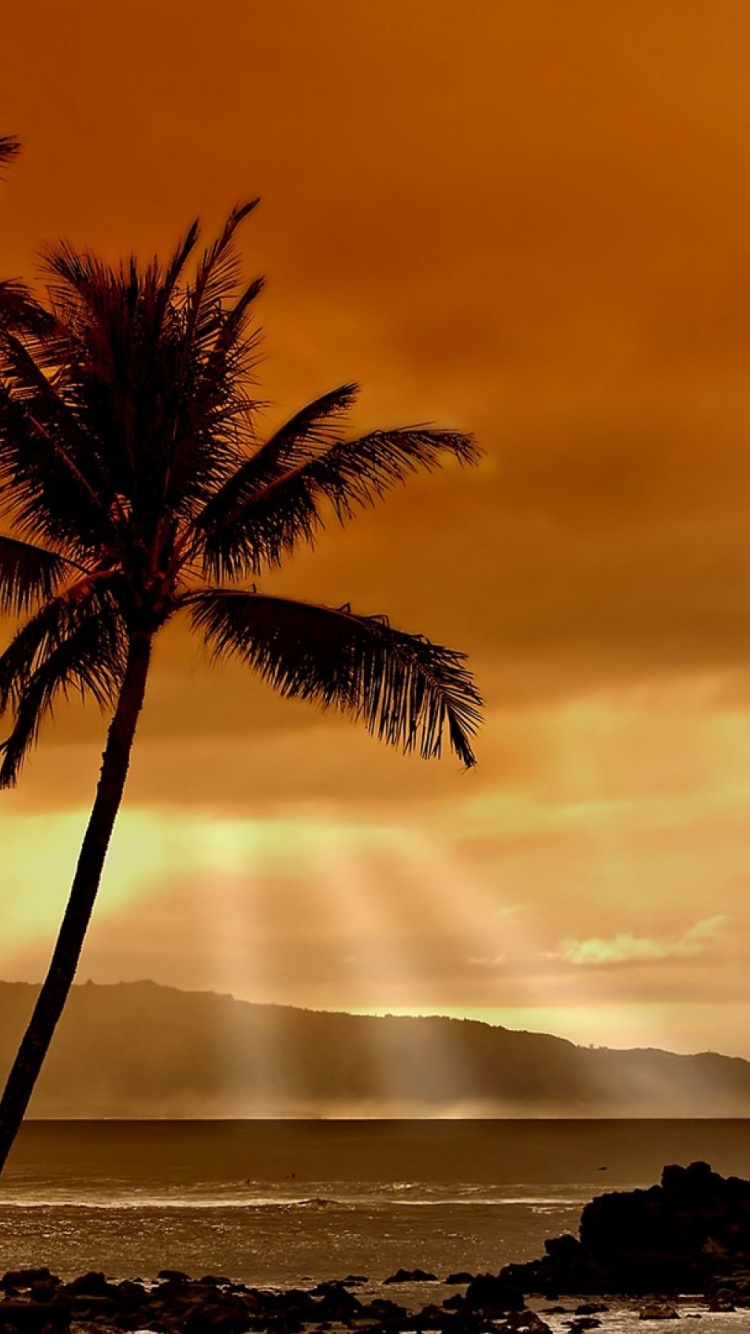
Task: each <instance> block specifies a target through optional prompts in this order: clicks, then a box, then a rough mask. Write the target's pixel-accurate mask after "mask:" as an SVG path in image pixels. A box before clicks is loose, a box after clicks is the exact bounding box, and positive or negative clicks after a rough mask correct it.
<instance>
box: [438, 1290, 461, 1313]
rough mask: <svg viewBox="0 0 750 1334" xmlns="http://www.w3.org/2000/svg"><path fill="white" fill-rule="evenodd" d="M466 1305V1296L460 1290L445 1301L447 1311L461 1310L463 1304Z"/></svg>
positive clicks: (444, 1307)
mask: <svg viewBox="0 0 750 1334" xmlns="http://www.w3.org/2000/svg"><path fill="white" fill-rule="evenodd" d="M465 1305H466V1298H465V1297H464V1296H463V1295H462V1293H460V1292H454V1294H453V1296H452V1297H446V1299H445V1301H444V1302H443V1309H444V1310H445V1311H460V1309H461V1307H462V1306H465Z"/></svg>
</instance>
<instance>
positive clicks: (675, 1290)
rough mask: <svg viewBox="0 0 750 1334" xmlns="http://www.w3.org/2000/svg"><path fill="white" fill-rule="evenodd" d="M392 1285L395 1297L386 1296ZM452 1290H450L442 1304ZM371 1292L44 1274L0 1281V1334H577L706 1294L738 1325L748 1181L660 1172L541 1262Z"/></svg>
mask: <svg viewBox="0 0 750 1334" xmlns="http://www.w3.org/2000/svg"><path fill="white" fill-rule="evenodd" d="M386 1285H390V1286H389V1295H388V1296H387V1297H385V1296H383V1295H381V1294H380V1292H379V1289H380V1288H382V1287H385V1286H386ZM420 1285H425V1286H426V1285H430V1295H431V1296H432V1297H433V1299H434V1300H433V1301H431V1302H428V1304H427V1305H423V1306H419V1305H418V1304H415V1303H413V1302H412V1303H411V1306H406V1305H404V1304H402V1303H401V1302H399V1301H398V1300H394V1297H397V1296H398V1290H399V1287H400V1288H401V1289H402V1290H407V1291H408V1292H409V1293H410V1294H413V1293H414V1291H415V1289H416V1290H417V1291H418V1290H419V1288H420ZM445 1287H448V1288H450V1289H451V1291H450V1292H449V1294H448V1295H446V1296H445V1297H443V1298H442V1300H441V1299H440V1298H441V1296H442V1292H443V1291H444V1289H445ZM371 1289H372V1285H371V1284H369V1280H368V1279H367V1278H365V1277H364V1276H362V1275H356V1274H350V1275H348V1276H347V1277H346V1278H344V1279H340V1280H332V1281H329V1282H324V1283H319V1284H317V1285H316V1286H315V1287H312V1288H309V1289H303V1288H290V1289H286V1290H275V1289H266V1288H256V1287H249V1286H247V1285H246V1284H243V1283H236V1282H233V1281H232V1279H231V1278H229V1277H226V1276H224V1275H216V1274H206V1275H204V1276H203V1277H202V1278H200V1279H194V1278H190V1277H188V1275H187V1274H184V1273H181V1272H178V1271H176V1270H162V1271H161V1273H160V1274H159V1275H158V1277H157V1279H156V1280H155V1281H153V1282H146V1281H143V1280H141V1279H135V1280H130V1279H128V1280H125V1281H122V1282H114V1281H112V1280H111V1279H108V1278H107V1277H106V1276H105V1275H104V1274H103V1273H100V1272H95V1271H92V1272H89V1273H87V1274H82V1275H81V1276H79V1277H78V1278H75V1279H73V1280H72V1281H71V1282H67V1283H66V1282H63V1281H62V1280H61V1279H60V1278H58V1277H56V1276H55V1275H54V1274H51V1273H50V1271H49V1270H48V1269H25V1270H16V1271H9V1272H8V1273H6V1274H5V1275H4V1277H3V1278H2V1279H0V1292H1V1293H2V1299H1V1300H0V1334H68V1331H71V1330H72V1332H73V1334H116V1332H117V1331H123V1332H124V1334H134V1332H135V1331H139V1330H149V1331H153V1332H154V1334H245V1331H269V1334H300V1331H308V1330H309V1331H311V1334H320V1332H321V1331H327V1330H331V1329H332V1328H333V1327H338V1328H342V1327H343V1328H344V1329H347V1330H352V1331H355V1334H356V1331H361V1334H401V1332H402V1331H433V1330H435V1331H438V1330H441V1331H445V1334H483V1332H484V1331H491V1334H516V1332H518V1334H526V1332H528V1334H550V1326H549V1325H548V1324H547V1323H546V1321H545V1319H544V1318H543V1317H544V1316H545V1315H548V1316H555V1317H557V1319H558V1322H559V1317H560V1316H563V1315H564V1316H568V1317H570V1318H568V1319H565V1320H564V1321H563V1322H562V1323H563V1324H564V1326H565V1328H566V1329H567V1330H569V1331H570V1334H582V1331H585V1330H589V1329H595V1328H597V1327H599V1326H600V1325H601V1324H602V1323H603V1322H602V1319H601V1316H602V1315H604V1313H606V1311H607V1309H608V1307H607V1304H606V1302H601V1301H599V1302H592V1301H591V1300H590V1298H591V1297H593V1296H596V1297H605V1296H606V1297H607V1298H612V1297H618V1296H619V1297H629V1298H635V1299H638V1304H637V1307H636V1310H635V1312H634V1314H637V1315H638V1317H639V1318H640V1319H642V1320H661V1319H674V1318H677V1317H678V1315H679V1312H678V1310H677V1309H676V1307H675V1305H674V1304H673V1303H674V1301H675V1300H676V1298H677V1297H678V1296H679V1295H681V1294H683V1295H684V1294H694V1295H700V1296H701V1297H702V1299H703V1302H704V1304H705V1308H707V1309H708V1310H709V1311H714V1312H717V1311H719V1312H731V1311H734V1310H736V1309H737V1308H742V1307H745V1308H750V1181H745V1180H741V1179H740V1178H738V1177H729V1178H723V1177H721V1176H719V1174H718V1173H716V1172H713V1171H712V1170H711V1168H710V1166H709V1165H708V1164H707V1163H703V1162H697V1163H691V1164H690V1166H689V1167H678V1166H672V1167H665V1168H664V1171H663V1174H662V1179H661V1184H660V1185H656V1186H652V1187H651V1188H650V1189H648V1190H635V1191H612V1192H610V1193H608V1194H606V1195H600V1196H597V1197H596V1198H595V1199H593V1200H592V1201H591V1202H590V1203H589V1204H587V1205H586V1206H585V1208H584V1210H583V1213H582V1215H581V1224H580V1235H579V1236H578V1237H575V1236H573V1235H572V1234H570V1235H565V1236H561V1237H555V1238H552V1239H550V1240H549V1241H547V1242H545V1255H544V1256H543V1257H542V1258H541V1259H539V1260H533V1261H530V1262H528V1263H525V1264H511V1265H506V1266H505V1267H504V1268H503V1269H501V1270H500V1271H499V1272H498V1273H497V1274H476V1275H472V1274H469V1273H453V1274H449V1275H447V1277H446V1278H445V1279H443V1280H440V1279H438V1277H437V1276H436V1275H435V1274H431V1273H426V1272H425V1271H424V1270H420V1269H417V1270H405V1269H399V1270H398V1271H397V1272H396V1273H394V1274H391V1275H389V1276H388V1277H386V1278H384V1279H382V1280H380V1282H379V1284H378V1293H377V1295H373V1293H372V1290H371ZM461 1289H463V1291H462V1290H461ZM436 1290H437V1292H438V1294H439V1295H438V1297H437V1299H435V1292H436ZM390 1294H393V1296H391V1295H390ZM565 1294H568V1295H571V1294H575V1295H576V1296H577V1297H578V1298H579V1299H580V1298H581V1297H588V1298H589V1300H588V1301H584V1302H580V1300H579V1303H578V1304H577V1305H576V1304H575V1303H574V1304H573V1305H572V1306H570V1307H561V1306H559V1305H557V1306H549V1307H547V1308H544V1307H543V1308H542V1311H541V1314H540V1313H539V1312H537V1311H535V1310H533V1309H531V1308H530V1307H528V1306H527V1304H526V1297H527V1296H532V1297H537V1298H539V1297H541V1298H542V1299H546V1300H547V1301H557V1299H558V1298H559V1297H560V1296H563V1295H565ZM699 1314H700V1313H695V1312H694V1313H693V1315H694V1316H695V1318H698V1317H699Z"/></svg>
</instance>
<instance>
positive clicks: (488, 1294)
mask: <svg viewBox="0 0 750 1334" xmlns="http://www.w3.org/2000/svg"><path fill="white" fill-rule="evenodd" d="M465 1300H466V1305H467V1307H468V1308H469V1310H472V1311H485V1312H486V1311H520V1310H522V1309H523V1307H524V1305H525V1303H524V1298H523V1292H522V1290H521V1289H520V1288H519V1287H518V1286H517V1284H515V1283H513V1282H511V1281H509V1280H508V1279H506V1278H503V1277H502V1276H501V1275H495V1274H477V1276H476V1278H473V1279H472V1280H471V1283H470V1284H469V1286H468V1288H467V1289H466V1298H465Z"/></svg>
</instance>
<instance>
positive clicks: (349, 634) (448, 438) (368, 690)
mask: <svg viewBox="0 0 750 1334" xmlns="http://www.w3.org/2000/svg"><path fill="white" fill-rule="evenodd" d="M256 203H257V201H253V202H251V203H248V204H245V205H243V206H242V207H237V208H235V209H234V210H233V211H232V213H231V214H230V215H229V218H228V219H227V222H226V224H225V226H224V229H223V231H222V232H221V235H220V236H219V237H218V238H217V240H216V241H215V242H214V243H213V244H212V245H210V246H209V247H208V249H207V250H206V251H205V252H204V253H203V254H202V255H201V256H199V258H198V259H197V262H196V263H195V267H194V270H193V272H192V275H191V276H186V273H187V266H188V263H189V262H190V261H191V257H192V256H193V254H194V252H195V248H196V244H197V240H198V225H197V223H194V224H193V225H192V226H191V227H190V229H189V230H188V232H187V234H186V236H185V238H184V239H183V240H182V241H181V242H180V244H179V245H178V247H177V249H176V250H175V252H174V254H173V256H172V257H171V259H170V260H169V262H168V264H167V265H166V267H164V268H162V267H160V266H159V264H158V263H157V262H156V261H153V262H152V263H151V264H149V265H148V266H146V267H145V268H143V267H140V266H139V265H138V263H137V262H136V260H135V259H131V260H130V261H129V262H128V263H126V264H123V265H121V266H120V267H119V268H112V267H110V266H109V265H107V264H105V263H104V262H103V261H101V260H99V259H97V258H95V257H94V256H92V255H90V254H88V253H77V252H76V251H74V250H73V249H71V248H70V247H69V246H67V245H61V246H59V247H58V248H56V249H53V250H50V251H49V252H48V255H47V269H48V273H49V275H50V288H49V297H50V303H49V307H48V308H44V307H43V306H42V305H40V304H38V303H36V302H34V301H31V299H29V300H28V301H27V302H26V303H25V306H24V308H23V309H21V308H19V303H18V301H14V302H10V303H5V304H3V305H2V306H1V307H0V481H1V482H2V487H3V499H4V506H5V510H6V514H7V518H8V523H9V526H10V528H11V529H12V531H8V532H7V533H6V534H5V535H4V536H2V537H0V611H11V612H13V613H19V612H20V613H24V614H27V619H26V620H25V622H24V624H23V625H22V628H21V629H20V630H19V631H18V633H17V634H16V636H15V638H14V639H13V641H12V642H11V644H10V645H9V647H8V648H6V650H5V652H4V653H3V654H2V655H1V656H0V712H3V711H5V710H9V711H10V712H11V713H12V716H13V722H12V727H11V730H10V734H9V735H8V737H7V738H6V740H5V741H4V743H3V746H2V765H1V766H0V786H4V787H7V786H10V785H12V784H14V783H15V782H16V779H17V777H18V774H19V772H20V769H21V766H22V764H23V762H24V760H25V758H26V755H27V754H28V752H29V750H30V748H31V747H32V746H33V744H34V743H35V741H36V738H37V733H38V730H39V725H40V723H41V721H42V719H43V718H44V716H45V715H46V714H48V713H49V712H50V710H51V708H52V706H53V704H54V702H55V701H56V700H57V698H58V697H59V695H60V694H61V693H63V694H65V693H67V692H68V691H69V690H71V689H74V690H77V691H80V693H81V694H82V695H83V696H84V697H89V696H90V697H93V698H94V699H95V700H96V701H97V702H98V703H99V704H100V705H101V706H102V707H105V708H111V709H112V710H113V716H112V721H111V724H110V727H109V732H108V735H107V742H106V747H105V750H104V754H103V759H102V766H101V775H100V779H99V784H98V787H97V790H96V796H95V800H94V805H93V809H92V812H91V817H90V820H89V824H88V827H87V829H86V833H85V836H84V840H83V844H82V847H81V852H80V856H79V860H78V865H77V868H76V872H75V877H74V880H73V886H72V889H71V893H70V898H69V901H68V905H67V908H66V911H65V915H64V918H63V922H62V926H61V928H60V933H59V936H58V940H57V944H56V946H55V950H54V953H53V956H52V961H51V964H50V967H49V971H48V974H47V977H46V980H45V982H44V985H43V987H42V990H41V992H40V995H39V999H38V1001H37V1004H36V1007H35V1010H34V1013H33V1016H32V1019H31V1022H30V1025H29V1027H28V1029H27V1031H26V1034H25V1037H24V1038H23V1041H22V1043H21V1047H20V1050H19V1052H18V1055H17V1058H16V1060H15V1062H14V1065H13V1068H12V1070H11V1073H10V1076H9V1079H8V1083H7V1085H6V1088H5V1092H4V1094H3V1097H2V1100H1V1101H0V1169H1V1168H2V1166H3V1164H4V1162H5V1159H6V1157H7V1154H8V1151H9V1149H10V1146H11V1144H12V1143H13V1140H14V1137H15V1135H16V1132H17V1130H18V1127H19V1124H20V1122H21V1120H22V1118H23V1116H24V1114H25V1110H26V1107H27V1105H28V1102H29V1099H30V1097H31V1094H32V1090H33V1088H34V1084H35V1082H36V1079H37V1076H38V1074H39V1071H40V1069H41V1067H42V1063H43V1061H44V1058H45V1054H46V1052H47V1049H48V1047H49V1044H50V1041H51V1039H52V1035H53V1033H54V1030H55V1026H56V1024H57V1021H58V1019H59V1017H60V1015H61V1013H62V1010H63V1007H64V1005H65V1001H66V997H67V995H68V992H69V989H70V986H71V983H72V981H73V977H74V975H75V971H76V967H77V963H78V959H79V956H80V952H81V948H82V945H83V940H84V936H85V933H86V929H87V925H88V922H89V918H90V915H91V912H92V909H93V905H94V900H95V898H96V893H97V890H98V886H99V881H100V878H101V874H102V869H103V866H104V861H105V857H106V853H107V846H108V843H109V839H110V835H111V832H112V829H113V826H114V823H115V818H116V815H117V811H118V808H119V805H120V801H121V799H122V794H123V790H124V787H125V780H126V776H127V772H128V765H129V760H130V751H131V747H132V744H133V738H134V735H135V730H136V725H137V722H138V717H139V714H140V712H141V708H142V705H143V700H144V695H145V690H146V681H147V677H148V672H149V666H150V662H151V654H152V646H153V642H154V638H155V636H156V635H157V634H158V632H159V631H160V630H161V629H162V627H163V626H164V625H165V624H166V623H167V622H168V621H169V620H171V619H172V617H174V616H175V615H177V614H178V613H180V614H181V615H182V616H183V617H184V618H186V619H187V621H188V623H189V625H190V627H191V628H192V630H193V631H195V632H196V633H197V634H198V635H199V636H200V637H201V638H202V640H203V642H204V643H205V644H206V645H207V646H208V648H209V649H210V651H211V652H212V654H213V655H214V656H216V657H232V656H233V657H236V658H239V659H240V660H241V661H242V662H244V663H246V664H247V665H248V666H249V667H251V668H253V669H254V670H255V671H256V672H257V673H258V674H259V675H260V676H261V678H263V679H264V680H265V681H267V682H269V683H270V684H271V685H272V686H274V687H275V688H276V689H277V690H278V691H279V692H280V693H281V694H282V695H286V696H290V697H294V698H300V699H310V700H313V701H317V702H318V703H319V704H321V705H323V706H324V707H326V706H330V705H334V706H336V707H337V708H338V709H341V710H342V711H344V712H345V713H348V714H349V715H351V716H353V717H355V718H358V719H361V720H362V721H363V722H364V724H365V726H366V727H368V728H369V730H370V731H371V732H374V733H375V734H376V735H377V736H378V737H379V738H380V739H381V740H384V741H387V742H388V743H390V744H393V745H401V746H402V747H403V748H404V749H406V750H410V749H412V748H413V749H417V750H419V751H420V753H421V754H422V755H423V756H424V757H425V758H428V757H433V756H437V755H439V754H440V752H441V748H442V746H443V742H444V740H445V739H446V737H447V739H448V740H449V742H450V745H451V746H452V748H453V750H454V751H455V752H456V754H457V755H458V756H459V757H460V759H461V760H462V761H463V762H464V763H465V764H466V765H472V764H473V763H474V755H473V752H472V749H471V736H472V734H473V732H474V730H475V728H476V726H477V724H478V721H479V713H478V709H479V704H480V700H479V697H478V695H477V692H476V690H475V688H474V685H473V682H472V680H471V677H470V675H469V673H468V671H467V670H466V667H465V666H464V663H463V655H462V654H460V653H457V652H454V651H452V650H450V649H446V648H441V647H439V646H438V645H435V644H432V643H430V642H429V640H427V639H425V638H424V637H423V636H421V635H414V634H406V633H404V632H403V631H399V630H395V629H393V628H392V627H391V626H390V624H389V623H388V621H387V619H386V618H385V617H383V616H358V615H355V614H354V613H353V612H351V611H350V610H349V608H348V606H345V607H339V608H331V607H321V606H314V605H311V604H308V603H305V602H299V601H293V600H290V599H287V598H281V597H268V596H264V595H263V594H262V593H260V592H258V591H257V589H256V587H255V585H254V584H247V583H245V586H244V587H243V586H242V584H243V581H247V580H248V579H249V578H251V577H254V576H257V575H260V574H262V573H263V572H264V571H266V570H268V569H270V568H272V567H274V566H277V565H279V564H280V563H281V562H282V561H283V559H284V557H285V556H287V555H288V554H289V553H291V552H292V551H293V550H295V548H297V547H299V546H301V545H303V544H305V543H309V542H311V541H312V540H313V538H314V536H315V534H316V533H317V532H318V530H319V529H320V527H321V526H322V524H323V521H324V517H325V515H326V513H327V512H329V513H331V514H333V515H335V516H336V517H337V518H338V519H339V520H341V521H344V520H346V519H348V518H350V517H352V515H353V514H354V513H355V511H356V510H357V509H359V508H361V507H363V506H366V505H369V504H370V503H373V502H374V501H376V500H378V499H380V498H381V497H382V496H383V495H384V493H385V492H386V491H388V490H389V489H390V488H391V487H392V486H394V485H395V484H396V483H398V482H401V481H403V480H405V479H406V478H407V477H408V476H410V475H411V474H412V473H413V472H414V471H416V470H417V469H418V468H420V467H424V468H428V469H430V468H434V467H436V466H438V465H439V464H440V463H441V462H442V461H443V459H444V458H446V457H452V458H455V459H458V460H459V462H462V463H473V462H474V461H475V460H476V458H477V451H476V448H475V446H474V444H473V441H472V440H471V438H470V437H468V436H466V435H462V434H460V433H459V432H457V431H443V430H438V429H426V428H424V427H421V426H419V427H405V428H399V429H394V430H377V431H371V432H369V433H368V434H366V435H363V436H360V437H359V438H357V439H349V438H347V437H346V436H345V433H344V429H343V423H344V421H345V417H346V413H347V410H348V409H349V408H350V407H351V405H352V403H353V402H354V399H355V395H356V386H355V385H353V384H344V385H341V386H340V387H339V388H337V389H334V390H332V391H331V392H329V393H326V394H324V395H323V396H322V397H321V398H319V399H317V400H316V401H315V402H313V403H310V404H308V405H307V406H306V407H304V408H302V409H301V410H300V411H299V412H297V413H296V414H295V415H294V416H293V417H291V418H290V420H289V421H287V422H286V423H285V424H284V425H283V426H282V427H280V429H279V430H278V431H277V432H276V433H275V435H273V436H272V438H271V439H269V440H266V441H265V442H261V441H260V440H259V439H258V437H257V435H256V430H255V415H254V411H253V409H254V408H256V407H257V403H256V402H255V400H254V399H253V397H252V392H251V381H250V379H249V374H250V371H251V369H252V367H253V365H254V363H255V359H256V348H257V331H256V330H255V329H254V328H253V327H252V325H251V317H252V312H253V304H254V301H255V298H256V297H257V296H258V294H259V292H260V291H261V287H262V283H261V281H260V280H256V281H254V282H252V283H250V284H249V286H246V287H244V288H241V287H240V286H239V274H238V264H237V260H236V257H235V254H234V250H233V244H234V238H235V233H236V231H237V228H238V227H239V225H240V223H241V222H242V220H243V219H244V218H245V217H247V215H248V214H249V213H251V212H252V210H253V208H254V207H255V204H256ZM238 584H239V585H240V586H239V587H238Z"/></svg>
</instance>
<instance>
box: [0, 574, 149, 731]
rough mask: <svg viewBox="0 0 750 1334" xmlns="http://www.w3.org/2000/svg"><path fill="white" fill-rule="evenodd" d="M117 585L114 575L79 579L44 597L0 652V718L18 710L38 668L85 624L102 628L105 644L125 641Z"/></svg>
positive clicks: (115, 575)
mask: <svg viewBox="0 0 750 1334" xmlns="http://www.w3.org/2000/svg"><path fill="white" fill-rule="evenodd" d="M119 581H120V576H119V574H118V573H117V572H112V573H110V572H108V571H107V572H101V574H100V575H96V574H94V575H89V576H84V577H83V578H81V579H79V580H77V581H76V582H75V583H72V584H70V585H69V586H68V587H67V588H66V589H65V590H64V592H62V593H59V594H58V595H57V596H56V597H51V598H49V599H48V601H47V602H45V603H44V604H43V606H41V607H40V608H39V609H38V611H36V612H35V614H34V615H33V616H31V617H30V618H29V620H27V621H26V622H25V623H24V625H22V626H21V628H20V629H19V630H18V631H17V632H16V634H15V635H14V636H13V638H12V639H11V641H10V643H9V644H8V646H7V647H6V648H5V650H4V651H3V652H2V653H0V716H2V715H3V714H4V713H5V712H6V711H7V710H8V709H9V708H14V709H15V708H19V707H20V705H21V703H22V701H23V699H24V696H25V693H26V690H27V689H28V684H29V682H30V681H31V680H32V679H33V677H34V675H35V673H36V671H37V669H38V668H40V667H42V666H43V665H44V663H45V662H46V661H47V659H49V658H52V657H54V655H55V653H57V651H58V649H60V648H61V647H62V646H63V645H64V644H65V643H66V642H67V641H68V640H69V639H74V638H75V636H76V635H77V634H78V632H79V631H80V630H81V629H82V627H83V626H85V625H86V624H87V623H88V622H89V621H96V622H97V623H101V625H102V627H104V629H103V631H102V633H103V634H104V636H105V639H106V641H107V642H110V641H111V643H112V644H113V645H114V644H115V642H116V641H117V640H118V639H119V640H122V639H124V637H125V625H124V621H123V618H122V615H121V612H120V607H119V598H118V592H119V587H118V585H119Z"/></svg>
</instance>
